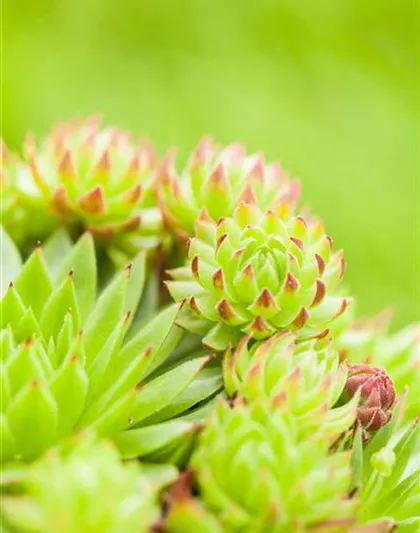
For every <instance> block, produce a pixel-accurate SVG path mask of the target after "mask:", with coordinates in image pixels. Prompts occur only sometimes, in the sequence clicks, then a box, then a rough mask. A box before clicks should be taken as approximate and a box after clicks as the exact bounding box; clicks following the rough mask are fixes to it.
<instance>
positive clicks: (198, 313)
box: [167, 203, 349, 349]
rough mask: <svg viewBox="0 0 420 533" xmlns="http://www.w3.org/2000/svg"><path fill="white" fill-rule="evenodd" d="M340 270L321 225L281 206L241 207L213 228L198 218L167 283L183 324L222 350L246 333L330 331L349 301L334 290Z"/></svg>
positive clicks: (339, 260)
mask: <svg viewBox="0 0 420 533" xmlns="http://www.w3.org/2000/svg"><path fill="white" fill-rule="evenodd" d="M344 267H345V264H344V259H343V254H342V252H341V251H338V252H335V253H333V251H332V241H331V238H330V237H329V236H328V235H326V234H325V232H324V229H323V226H322V224H321V223H320V222H317V221H309V222H307V221H305V219H304V218H303V217H302V216H296V215H294V214H293V213H292V212H291V211H290V209H289V208H288V207H287V206H285V205H282V206H280V207H279V208H278V209H270V210H268V211H261V210H260V209H258V208H257V207H256V206H255V205H251V204H247V203H242V204H241V205H240V206H239V207H238V208H237V209H236V210H235V212H234V215H233V216H232V217H226V218H220V219H219V221H218V222H217V223H214V222H213V221H212V220H211V219H210V218H208V217H206V216H202V217H200V218H199V219H198V220H197V223H196V230H195V237H194V238H192V239H191V241H190V244H189V250H188V264H187V265H186V266H184V267H181V268H177V269H174V270H172V271H170V274H171V276H172V278H173V280H174V281H170V282H168V283H167V286H168V289H169V292H170V293H171V295H172V297H173V298H174V299H175V301H181V300H186V304H187V305H186V307H187V308H189V313H188V315H187V316H185V317H184V320H183V322H182V325H183V326H184V327H186V328H187V329H192V330H195V331H200V332H202V333H203V332H205V333H206V336H205V338H204V341H203V342H204V344H205V345H208V346H210V347H212V348H214V349H224V348H225V347H226V346H228V345H229V344H230V345H235V344H237V342H238V341H239V340H240V338H241V336H242V335H243V334H244V333H245V334H248V335H250V336H251V337H252V338H254V339H264V338H268V337H270V336H271V335H273V334H274V333H276V332H277V331H279V330H286V329H287V330H294V331H299V332H300V334H301V335H303V336H311V335H317V334H319V332H320V331H322V330H325V329H326V328H328V326H329V324H330V323H331V322H332V321H333V320H334V319H335V318H336V317H338V316H339V315H340V314H342V313H343V312H344V311H345V309H346V308H347V306H348V304H349V300H348V299H347V298H343V297H342V296H340V295H337V294H336V292H335V291H334V290H335V289H336V287H337V285H338V284H339V282H340V280H341V278H342V277H343V274H344ZM180 323H181V321H180Z"/></svg>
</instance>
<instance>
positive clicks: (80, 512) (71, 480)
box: [2, 434, 176, 533]
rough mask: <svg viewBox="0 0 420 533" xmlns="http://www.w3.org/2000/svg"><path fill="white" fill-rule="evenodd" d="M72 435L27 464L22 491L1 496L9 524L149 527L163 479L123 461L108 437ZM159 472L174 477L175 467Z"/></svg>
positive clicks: (142, 531) (86, 529)
mask: <svg viewBox="0 0 420 533" xmlns="http://www.w3.org/2000/svg"><path fill="white" fill-rule="evenodd" d="M74 440H76V442H75V443H71V445H70V444H68V443H66V446H65V447H64V446H62V447H60V448H53V449H51V450H49V451H48V453H47V454H46V455H45V457H43V458H41V459H40V460H39V461H38V462H36V463H34V464H33V465H31V467H30V468H29V469H27V471H26V472H25V478H24V488H25V491H24V493H23V494H21V495H19V496H13V497H11V496H6V497H4V496H3V498H2V517H3V519H4V520H5V521H6V523H7V524H8V526H9V527H10V528H13V529H12V530H13V531H19V533H25V532H28V533H29V532H31V533H75V532H77V533H121V532H122V531H127V532H129V531H132V532H134V531H135V532H137V533H146V532H149V531H150V527H151V526H152V525H153V523H155V522H156V521H157V520H158V518H159V514H160V509H159V501H158V491H159V488H160V487H159V484H157V483H156V482H154V480H153V478H149V477H148V476H147V470H146V472H144V469H143V468H141V466H140V464H139V463H134V462H133V463H129V464H125V465H124V464H122V463H121V460H120V457H119V455H118V453H117V451H116V450H115V448H114V447H113V446H112V445H111V443H110V442H107V441H100V442H95V439H94V438H93V437H92V436H91V435H89V434H88V435H84V436H78V437H77V439H74ZM162 468H163V466H162ZM159 475H160V476H162V477H163V479H164V480H165V481H166V482H170V481H171V480H172V479H173V478H174V476H175V475H176V469H175V468H173V467H165V470H164V471H162V472H160V473H159Z"/></svg>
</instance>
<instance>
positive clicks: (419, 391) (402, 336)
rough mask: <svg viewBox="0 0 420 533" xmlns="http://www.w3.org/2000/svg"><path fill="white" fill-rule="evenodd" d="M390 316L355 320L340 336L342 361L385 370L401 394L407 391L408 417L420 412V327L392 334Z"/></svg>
mask: <svg viewBox="0 0 420 533" xmlns="http://www.w3.org/2000/svg"><path fill="white" fill-rule="evenodd" d="M389 318H390V317H389V313H382V314H381V315H378V316H377V317H374V318H372V319H370V320H362V321H355V322H353V323H352V324H350V325H349V327H347V328H346V329H345V330H344V331H343V332H342V333H341V334H340V335H339V336H338V337H337V344H338V346H339V348H340V351H341V354H342V357H343V358H346V359H347V360H348V361H349V362H350V363H352V364H372V365H375V366H380V367H382V368H384V369H386V372H387V373H388V374H389V376H390V377H391V378H392V381H393V383H394V385H395V389H396V391H397V393H398V394H402V393H403V392H404V390H405V389H406V388H408V391H407V392H408V393H407V398H406V402H405V409H406V416H407V417H408V418H414V417H416V416H417V415H418V414H419V413H420V358H419V353H420V325H419V324H411V325H408V326H406V327H404V328H403V329H400V330H397V331H395V332H392V333H391V332H389V331H388V330H389V326H390V320H389Z"/></svg>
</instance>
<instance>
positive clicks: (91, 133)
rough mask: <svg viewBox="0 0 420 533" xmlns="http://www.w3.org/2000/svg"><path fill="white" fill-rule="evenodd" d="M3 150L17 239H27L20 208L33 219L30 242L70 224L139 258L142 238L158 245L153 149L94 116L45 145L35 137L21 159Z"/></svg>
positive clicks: (60, 129)
mask: <svg viewBox="0 0 420 533" xmlns="http://www.w3.org/2000/svg"><path fill="white" fill-rule="evenodd" d="M4 151H5V154H6V155H5V157H4V158H3V165H2V166H3V168H2V182H3V186H4V188H5V189H4V191H5V192H4V196H5V198H6V200H4V201H3V202H2V221H3V224H4V226H5V228H6V230H7V231H8V232H9V233H10V234H11V235H12V236H13V237H14V238H15V239H17V238H22V237H23V235H22V218H21V217H20V216H15V215H14V214H11V213H10V209H16V205H17V206H19V209H20V210H22V211H23V212H24V213H25V214H26V222H25V224H24V230H25V231H26V236H27V237H32V238H35V240H37V239H41V238H44V237H45V236H46V235H48V234H49V233H50V232H51V230H52V228H54V226H57V225H64V226H67V227H70V228H72V229H73V230H74V231H75V232H76V233H78V232H80V229H82V230H83V229H89V230H91V231H92V232H93V233H94V234H95V235H96V236H97V237H98V238H103V239H107V240H108V241H111V242H113V241H114V240H116V241H118V244H119V245H120V247H123V248H124V249H127V251H129V252H130V253H132V254H133V253H134V250H138V249H139V246H137V247H135V243H136V242H138V241H139V240H140V236H141V237H142V240H141V242H142V244H143V245H147V244H149V245H154V244H156V242H158V241H159V239H158V236H159V235H160V232H161V216H160V212H159V209H158V208H157V205H156V201H155V198H154V192H153V188H154V186H153V178H152V175H153V167H154V165H155V155H154V150H153V148H152V147H151V145H150V144H148V143H146V142H145V143H143V144H140V145H138V146H137V145H135V144H134V143H133V142H132V140H131V137H130V135H129V134H128V133H126V132H121V131H120V130H119V129H118V128H116V127H109V128H103V129H100V121H99V120H98V119H97V118H96V117H91V118H89V119H87V120H85V121H82V122H80V121H77V120H74V121H71V122H68V123H63V124H58V125H57V126H55V127H54V128H53V130H52V131H51V132H50V133H49V134H48V135H47V136H46V138H45V139H44V140H43V141H42V142H41V143H40V144H39V145H37V144H36V142H35V140H34V139H33V138H32V137H28V138H27V140H26V143H25V146H24V150H23V155H22V160H19V159H18V158H16V157H15V156H12V155H8V154H7V153H6V152H7V150H6V149H5V150H4ZM132 241H134V243H133V242H132Z"/></svg>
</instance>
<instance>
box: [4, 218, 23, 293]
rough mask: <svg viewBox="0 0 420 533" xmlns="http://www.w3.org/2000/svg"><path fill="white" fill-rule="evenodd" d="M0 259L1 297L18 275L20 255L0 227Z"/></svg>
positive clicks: (20, 262) (20, 263)
mask: <svg viewBox="0 0 420 533" xmlns="http://www.w3.org/2000/svg"><path fill="white" fill-rule="evenodd" d="M0 257H1V269H2V270H1V287H0V290H1V297H3V294H4V293H5V292H6V290H7V287H8V286H9V283H10V282H11V281H13V280H14V279H15V278H16V276H17V275H18V274H19V270H20V268H21V265H22V261H21V258H20V254H19V252H18V250H17V248H16V246H15V244H14V242H13V241H12V239H11V238H10V237H9V235H8V233H7V232H6V231H5V230H4V229H3V227H1V226H0Z"/></svg>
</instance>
